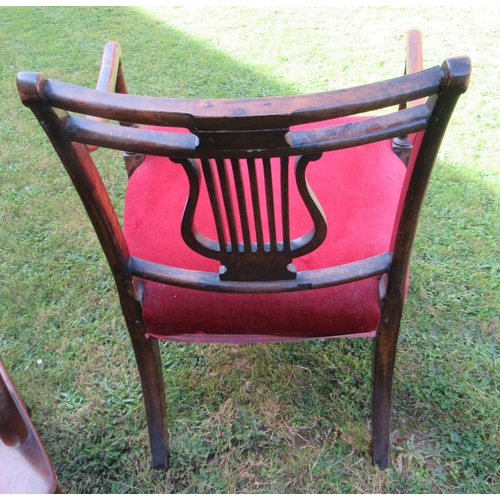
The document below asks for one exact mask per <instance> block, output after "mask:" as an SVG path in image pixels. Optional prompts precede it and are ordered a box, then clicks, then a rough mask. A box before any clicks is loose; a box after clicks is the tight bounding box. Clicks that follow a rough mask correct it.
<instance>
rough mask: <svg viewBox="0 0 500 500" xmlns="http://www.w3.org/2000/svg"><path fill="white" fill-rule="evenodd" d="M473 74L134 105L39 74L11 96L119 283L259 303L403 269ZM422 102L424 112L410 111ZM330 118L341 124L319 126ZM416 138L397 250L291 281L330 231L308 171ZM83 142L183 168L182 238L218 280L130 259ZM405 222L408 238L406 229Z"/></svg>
mask: <svg viewBox="0 0 500 500" xmlns="http://www.w3.org/2000/svg"><path fill="white" fill-rule="evenodd" d="M469 74H470V61H469V59H468V58H465V57H462V58H453V59H448V60H446V61H445V62H444V63H443V65H442V66H441V67H434V68H430V69H427V70H424V71H419V72H417V73H414V74H409V75H405V76H403V77H399V78H395V79H392V80H387V81H384V82H379V83H374V84H368V85H363V86H360V87H355V88H351V89H347V90H337V91H332V92H323V93H318V94H311V95H305V96H292V97H274V98H254V99H234V100H231V99H230V100H217V99H214V100H209V99H206V100H202V99H164V98H150V97H136V96H130V95H124V94H115V93H110V92H102V91H99V90H91V89H86V88H82V87H78V86H75V85H70V84H67V83H62V82H59V81H55V80H47V79H45V78H44V77H43V76H42V75H40V74H37V73H21V74H20V75H19V76H18V88H19V92H20V95H21V98H22V100H23V103H24V104H25V105H26V106H29V107H30V108H31V109H32V110H33V112H34V113H35V115H36V116H37V117H38V119H39V120H40V122H41V123H42V125H43V127H44V129H45V131H46V133H47V134H48V136H49V138H50V139H51V141H52V143H53V145H54V147H55V149H56V151H57V152H58V154H59V156H60V158H61V160H62V162H63V164H64V165H65V167H66V168H67V169H68V172H69V173H70V176H71V177H72V179H73V182H74V183H75V186H76V188H77V190H78V191H79V193H80V196H81V197H82V200H83V201H84V204H85V206H86V207H87V210H89V215H90V218H91V220H92V221H93V223H94V226H95V227H96V229H97V232H98V234H100V238H101V242H102V243H103V246H104V248H105V252H106V254H107V255H108V260H110V263H111V264H112V268H113V264H114V265H115V267H116V265H119V266H121V267H122V268H123V269H122V275H123V274H125V275H126V274H127V273H128V271H129V269H130V270H131V272H132V274H135V275H136V276H141V277H144V278H147V279H152V280H156V281H161V282H164V283H170V284H176V285H180V286H188V287H191V288H201V289H211V290H222V291H236V292H250V293H255V292H264V291H265V292H275V291H286V290H295V289H301V288H315V287H323V286H330V285H335V284H339V283H342V282H346V281H353V280H356V279H362V278H365V277H369V276H373V275H375V274H383V273H384V272H386V271H387V270H388V269H389V268H390V266H391V262H392V260H393V254H395V253H397V252H398V251H399V252H400V253H401V252H403V253H405V255H404V256H403V255H401V256H402V259H403V261H404V262H407V257H409V253H408V241H409V242H410V243H409V246H411V240H412V238H413V234H414V232H415V226H416V217H415V214H417V216H418V212H419V211H420V207H421V203H422V200H423V195H424V193H425V187H426V186H427V183H428V180H429V176H430V173H431V170H432V166H433V163H434V160H435V158H436V155H437V151H438V149H439V145H440V142H441V139H442V137H443V134H444V131H445V129H446V125H447V123H448V120H449V118H450V116H451V113H452V111H453V108H454V106H455V103H456V101H457V99H458V97H459V95H460V94H461V93H463V92H465V90H466V88H467V84H468V80H469ZM423 98H424V99H425V101H424V102H423V103H421V104H418V105H416V106H412V107H406V103H408V102H411V101H415V100H419V99H423ZM391 106H399V109H398V110H396V111H394V112H390V113H388V114H385V115H383V116H373V117H370V118H367V119H362V120H354V121H349V120H347V121H346V120H345V119H344V120H342V119H341V118H342V117H348V116H351V115H357V114H360V113H366V112H369V111H374V110H380V109H383V108H388V107H391ZM70 113H83V114H85V115H90V116H91V117H99V118H100V119H102V120H101V121H96V120H95V119H92V118H89V117H87V118H84V117H81V116H77V115H74V114H70ZM336 118H338V119H341V120H339V121H338V123H333V124H332V122H328V125H327V126H325V125H324V124H323V125H322V122H326V121H328V120H332V119H336ZM109 120H113V121H117V122H119V123H120V124H111V123H109V122H108V121H109ZM124 124H126V125H128V126H122V125H124ZM137 124H139V125H142V126H146V127H142V128H139V127H137V126H136V125H137ZM130 125H132V126H130ZM158 127H169V129H168V130H167V131H165V130H158ZM415 133H420V134H419V139H421V140H418V143H419V147H416V148H414V151H413V153H412V155H411V158H410V167H409V170H408V175H407V179H406V182H405V189H404V192H403V193H402V197H401V200H400V213H399V214H398V217H397V220H396V222H395V228H394V234H395V235H401V234H403V233H404V234H405V241H404V242H403V243H401V242H399V243H398V241H397V239H398V236H396V237H395V239H394V241H393V243H392V245H391V250H390V252H388V253H387V254H384V255H379V256H375V257H373V258H371V259H367V260H366V261H363V262H361V261H360V262H355V263H352V265H350V267H347V268H344V269H342V270H341V271H342V272H341V273H340V274H339V269H337V268H328V269H326V270H313V271H307V272H304V273H297V272H296V270H295V269H294V267H293V266H292V265H291V263H292V259H294V258H296V257H299V256H302V255H305V254H307V253H310V252H312V251H313V250H315V249H316V248H317V247H318V246H319V245H321V243H322V242H323V240H324V239H325V236H326V232H327V222H326V219H325V216H324V213H323V211H322V208H321V205H320V204H319V202H318V200H317V199H316V197H315V195H314V193H313V192H312V190H311V189H310V186H309V185H308V183H307V179H306V170H307V168H308V166H309V165H310V164H313V163H314V161H316V160H318V159H319V158H320V157H321V155H322V154H323V153H325V152H327V151H332V150H337V149H344V148H349V147H356V146H360V145H364V144H368V143H372V142H375V141H381V140H385V139H388V138H397V137H401V136H407V135H408V134H415ZM85 145H88V146H89V145H90V146H92V147H94V148H95V147H106V148H112V149H117V150H122V151H125V152H128V153H130V152H132V153H135V154H150V155H158V156H165V157H169V158H170V159H172V160H173V161H175V162H178V163H180V164H181V165H182V167H183V168H184V170H185V172H186V175H187V177H188V179H189V185H190V191H189V196H188V200H187V204H186V209H185V212H184V215H183V219H182V223H181V225H180V227H181V232H182V236H183V238H184V241H185V242H186V244H187V245H188V246H189V247H190V248H191V249H193V250H194V251H196V252H198V253H199V254H201V255H204V256H206V257H208V258H211V259H216V260H218V261H219V262H220V263H221V266H222V267H221V272H220V273H219V275H217V276H214V275H213V274H212V273H199V272H194V271H186V270H176V269H174V268H169V267H168V266H159V265H157V264H156V263H150V262H146V261H141V260H140V259H136V258H134V257H132V256H130V255H129V254H128V250H127V248H126V244H125V241H124V239H123V235H122V234H121V229H120V228H119V224H118V220H117V218H116V215H115V214H114V212H113V211H112V210H111V209H110V208H109V207H110V203H109V198H108V197H107V194H106V193H105V189H104V187H103V185H102V181H101V180H100V177H99V175H98V172H97V168H96V167H95V164H94V162H93V161H92V159H91V157H90V154H89V152H88V149H87V148H86V147H85ZM202 189H204V190H206V191H207V192H208V197H209V200H210V207H211V210H212V217H213V221H214V226H215V234H216V238H215V239H214V238H211V237H208V236H207V235H205V234H201V233H200V232H199V231H198V230H197V228H196V225H195V215H196V211H197V207H198V200H199V196H200V191H201V190H202ZM291 190H297V191H298V193H299V195H300V197H301V199H302V202H303V205H304V207H305V208H306V210H307V211H308V213H309V216H310V219H311V229H310V230H309V231H306V232H305V233H303V234H298V235H293V234H292V233H291V230H290V227H291V220H290V218H291V213H290V209H289V197H290V191H291ZM332 195H334V193H332ZM261 200H264V201H261ZM408 224H409V225H410V226H411V227H410V229H409V230H406V232H405V231H402V226H406V225H408ZM117 234H118V236H116V235H117ZM398 245H399V247H398ZM405 249H406V250H405ZM406 254H408V255H406ZM128 266H130V268H129V267H128ZM348 266H349V265H348ZM115 276H116V273H115ZM249 282H252V283H253V285H250V286H248V283H249Z"/></svg>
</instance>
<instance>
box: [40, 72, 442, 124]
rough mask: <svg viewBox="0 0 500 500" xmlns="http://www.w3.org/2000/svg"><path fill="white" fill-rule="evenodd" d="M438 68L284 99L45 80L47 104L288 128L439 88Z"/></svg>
mask: <svg viewBox="0 0 500 500" xmlns="http://www.w3.org/2000/svg"><path fill="white" fill-rule="evenodd" d="M441 76H442V75H441V70H440V68H439V67H437V66H436V67H435V68H430V69H426V70H424V71H420V72H418V73H415V74H412V75H407V76H402V77H399V78H393V79H390V80H385V81H383V82H378V83H370V84H367V85H361V86H358V87H353V88H350V89H342V90H334V91H330V92H320V93H316V94H309V95H296V96H289V97H258V98H251V99H173V98H161V97H142V96H132V95H125V94H115V93H109V92H100V91H97V90H93V89H87V88H83V87H79V86H76V85H71V84H68V83H63V82H60V81H57V80H46V81H45V97H46V99H47V100H48V102H49V103H50V105H52V106H54V107H56V108H60V109H64V110H67V111H71V112H75V113H83V114H87V115H92V116H98V117H101V118H106V119H110V120H117V121H124V122H134V123H141V124H144V125H160V126H161V125H163V126H165V125H168V126H173V127H185V128H188V129H190V130H205V131H209V130H221V129H222V130H224V129H226V128H228V127H230V128H231V130H251V129H253V128H254V127H258V128H259V129H262V128H265V127H270V128H272V129H276V128H280V127H283V128H287V127H290V126H292V125H299V124H301V123H308V122H318V121H323V120H328V119H331V118H336V117H340V116H348V115H353V114H358V113H364V112H367V111H372V110H374V109H380V108H383V107H388V106H392V105H397V104H401V103H403V102H407V101H411V100H415V99H419V98H422V97H427V96H429V95H432V94H435V93H436V92H438V91H439V89H440V85H441Z"/></svg>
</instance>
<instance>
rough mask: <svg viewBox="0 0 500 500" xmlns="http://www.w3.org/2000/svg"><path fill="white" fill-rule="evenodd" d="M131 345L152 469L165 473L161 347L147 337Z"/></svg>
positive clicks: (165, 442)
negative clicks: (141, 393)
mask: <svg viewBox="0 0 500 500" xmlns="http://www.w3.org/2000/svg"><path fill="white" fill-rule="evenodd" d="M132 344H133V346H134V351H135V357H136V359H137V366H138V368H139V375H140V378H141V385H142V392H143V397H144V406H145V408H146V419H147V422H148V432H149V442H150V445H151V454H152V456H153V469H163V470H166V469H168V429H167V410H166V402H165V386H164V381H163V375H162V369H161V356H160V347H159V345H158V340H157V339H152V338H150V339H146V338H145V337H144V336H141V337H139V338H136V339H133V340H132ZM138 344H141V345H138Z"/></svg>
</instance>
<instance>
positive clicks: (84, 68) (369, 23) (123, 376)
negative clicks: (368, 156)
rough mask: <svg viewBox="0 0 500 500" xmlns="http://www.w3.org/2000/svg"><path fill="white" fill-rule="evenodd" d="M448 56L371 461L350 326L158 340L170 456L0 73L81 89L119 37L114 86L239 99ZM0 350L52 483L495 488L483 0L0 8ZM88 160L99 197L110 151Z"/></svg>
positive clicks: (47, 159)
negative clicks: (451, 79)
mask: <svg viewBox="0 0 500 500" xmlns="http://www.w3.org/2000/svg"><path fill="white" fill-rule="evenodd" d="M411 28H418V29H420V30H421V31H422V33H423V38H424V65H425V66H435V65H439V64H441V62H442V60H443V59H444V58H446V57H450V56H458V55H463V54H467V55H469V56H470V57H471V59H472V64H473V76H472V80H471V84H470V87H469V90H468V92H467V93H466V94H465V95H464V96H463V97H462V98H461V100H460V101H459V105H458V108H457V110H456V112H455V115H454V117H453V119H452V122H451V124H450V126H449V129H448V133H447V135H446V137H445V140H444V142H443V146H442V149H441V152H440V155H439V158H438V161H437V164H436V168H435V173H434V176H433V179H432V180H431V184H430V187H429V191H428V197H427V200H426V204H425V207H424V210H423V213H422V218H421V223H420V226H419V230H418V233H417V239H416V242H415V247H414V253H413V260H412V266H411V281H410V290H409V298H408V301H407V304H406V307H405V313H404V318H403V324H402V329H401V336H400V347H399V353H398V358H397V366H396V381H395V387H394V405H393V414H392V419H393V423H392V429H393V446H392V464H391V467H390V468H389V469H387V470H379V469H377V468H375V467H374V466H373V465H372V464H371V459H370V450H369V447H370V429H369V418H370V376H371V373H370V372H371V359H370V351H371V345H370V342H367V341H363V340H338V341H329V342H322V341H311V342H304V343H296V344H273V345H256V346H239V347H238V346H209V347H207V346H196V345H183V344H164V345H163V346H162V350H163V357H164V373H165V378H166V383H167V390H168V394H167V399H168V412H169V418H170V432H171V437H172V439H171V442H172V457H171V465H172V466H171V469H170V470H169V471H167V472H166V473H164V472H155V471H152V470H151V469H150V466H149V465H150V452H149V444H148V437H147V432H146V419H145V415H144V410H143V406H142V400H141V392H140V385H139V380H138V374H137V370H136V368H135V361H134V358H133V353H132V349H131V346H130V342H129V340H128V334H127V332H126V329H125V325H124V322H123V320H122V319H121V313H120V311H119V305H118V300H117V296H116V293H115V288H114V283H113V280H112V277H111V274H110V272H109V270H108V268H107V264H106V263H105V261H104V258H103V255H102V252H101V249H100V247H99V244H98V242H97V238H96V237H95V235H94V233H93V230H92V229H91V226H90V223H89V222H88V220H87V218H86V215H85V213H84V210H83V207H82V206H81V202H80V201H79V199H78V198H77V195H76V193H75V192H74V189H73V187H72V185H71V184H70V180H69V178H68V176H67V175H66V173H65V171H64V170H63V167H62V166H61V165H60V162H59V160H58V159H57V157H56V155H55V153H54V152H53V151H52V150H51V146H50V145H49V143H48V141H47V139H46V137H45V135H44V134H43V131H42V130H41V128H40V127H39V125H38V123H36V121H35V119H34V117H33V116H32V115H31V113H30V112H29V110H27V109H26V108H24V107H23V106H22V105H21V102H20V100H19V97H18V95H17V90H16V86H15V76H16V74H17V72H19V71H23V70H24V71H41V72H43V73H44V74H45V76H47V77H51V78H56V79H60V80H64V81H67V82H70V83H75V84H79V85H87V86H90V87H93V86H94V85H95V82H96V78H97V74H98V71H99V62H100V57H101V51H102V47H103V46H104V44H105V42H107V41H109V40H117V41H118V42H120V44H121V46H122V51H123V60H124V69H125V76H126V79H127V83H128V87H129V92H130V93H133V94H147V95H157V96H171V97H213V98H216V97H217V98H226V97H243V96H245V97H252V96H262V95H287V94H288V95H289V94H294V93H303V92H315V91H324V90H332V89H336V88H343V87H348V86H350V85H357V84H362V83H370V82H374V81H377V80H380V79H385V78H392V77H396V76H400V75H401V74H402V73H403V69H404V51H405V33H406V31H407V30H408V29H411ZM0 44H1V47H2V53H1V55H0V99H1V103H2V109H1V115H0V144H1V148H0V218H1V223H0V238H1V239H0V241H1V244H0V271H1V274H0V276H1V278H0V279H1V282H2V286H1V288H0V293H1V296H0V300H1V309H0V311H1V327H0V357H1V358H2V359H3V361H4V363H5V365H6V367H7V369H8V370H9V371H10V374H11V376H12V378H13V379H14V380H15V382H16V384H17V386H18V389H19V391H20V392H21V394H22V395H23V397H24V398H25V401H26V403H27V404H28V405H29V406H30V407H31V410H32V419H33V421H34V423H35V425H36V427H37V428H38V429H39V432H40V435H41V437H42V439H43V440H44V443H45V445H46V448H47V451H48V454H49V455H50V457H51V459H52V461H53V463H54V466H55V469H56V474H57V476H58V479H59V482H60V484H61V487H62V489H63V490H64V491H67V492H75V493H76V492H82V493H119V492H122V493H128V492H130V493H132V492H133V493H139V492H143V493H149V492H151V493H162V492H196V493H215V492H233V493H258V492H269V493H271V492H272V493H306V492H307V493H314V492H315V493H327V492H332V493H340V492H345V493H349V492H353V493H361V492H366V493H417V492H418V493H427V492H435V493H453V492H457V493H458V492H461V493H498V491H499V490H500V477H499V476H500V472H499V467H500V466H499V458H500V436H499V422H500V370H499V368H500V366H499V365H500V362H499V360H500V357H499V354H500V320H499V317H500V141H499V138H500V134H499V131H500V130H499V129H500V125H499V124H500V91H499V84H500V82H499V75H500V68H499V58H498V47H499V44H500V14H499V12H498V9H491V8H490V9H471V10H465V9H450V8H449V7H447V8H437V9H429V10H425V9H399V8H398V9H396V8H360V7H358V8H340V7H330V8H315V7H311V8H308V9H303V8H302V9H295V8H294V9H292V8H290V9H285V8H267V9H244V8H195V7H189V8H187V7H186V8H182V7H181V8H155V9H153V8H150V9H140V8H122V7H120V8H104V7H102V8H59V7H58V8H55V7H52V8H31V7H23V8H12V7H3V8H0ZM95 158H96V159H97V162H98V163H99V164H100V165H102V175H103V178H104V179H105V182H106V183H107V185H108V186H109V189H110V193H111V196H112V199H113V202H114V203H115V205H116V207H117V210H118V212H120V208H121V205H122V203H123V193H124V189H125V183H126V174H125V170H124V168H123V166H122V160H121V157H120V155H119V154H118V153H109V152H104V151H98V152H97V153H95Z"/></svg>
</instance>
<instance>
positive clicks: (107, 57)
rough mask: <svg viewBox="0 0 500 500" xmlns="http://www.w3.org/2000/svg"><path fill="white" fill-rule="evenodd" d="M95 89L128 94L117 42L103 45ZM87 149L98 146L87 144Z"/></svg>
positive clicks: (126, 124)
mask: <svg viewBox="0 0 500 500" xmlns="http://www.w3.org/2000/svg"><path fill="white" fill-rule="evenodd" d="M95 89H96V90H99V91H101V92H116V93H117V94H128V90H127V85H126V83H125V77H124V75H123V68H122V54H121V48H120V44H119V43H118V42H108V43H107V44H106V45H105V46H104V50H103V52H102V60H101V69H100V71H99V77H98V79H97V85H96V87H95ZM86 118H88V119H89V120H95V121H99V122H102V121H104V122H107V121H109V120H106V119H104V118H98V117H95V116H87V117H86ZM120 125H125V126H134V125H133V124H130V123H120ZM87 149H88V150H89V151H90V152H94V151H95V150H97V149H98V147H97V146H90V145H87Z"/></svg>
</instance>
